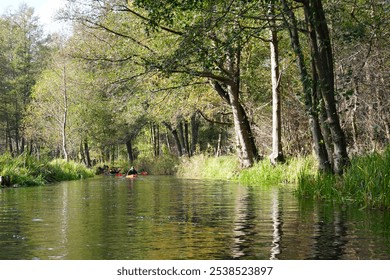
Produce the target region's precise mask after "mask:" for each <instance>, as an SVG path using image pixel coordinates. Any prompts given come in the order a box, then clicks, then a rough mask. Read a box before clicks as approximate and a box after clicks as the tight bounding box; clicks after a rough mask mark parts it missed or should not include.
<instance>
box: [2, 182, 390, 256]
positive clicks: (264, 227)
mask: <svg viewBox="0 0 390 280" xmlns="http://www.w3.org/2000/svg"><path fill="white" fill-rule="evenodd" d="M0 259H2V260H8V259H10V260H21V259H24V260H30V259H42V260H52V259H53V260H145V259H146V260H177V259H179V260H181V259H183V260H189V259H198V260H207V259H265V260H267V259H287V260H303V259H350V260H355V259H366V260H368V259H390V215H389V211H379V210H367V209H365V210H364V209H356V208H351V207H341V206H336V205H332V204H331V203H319V202H313V201H310V200H302V199H298V198H297V197H296V196H295V195H294V191H293V188H292V187H290V186H281V187H267V188H262V187H247V186H240V185H239V184H237V183H232V182H223V181H212V180H184V179H177V178H175V177H170V176H144V177H139V178H137V179H123V178H115V177H110V176H97V177H95V178H92V179H86V180H80V181H70V182H61V183H58V184H53V185H47V186H41V187H29V188H7V189H4V188H3V189H0Z"/></svg>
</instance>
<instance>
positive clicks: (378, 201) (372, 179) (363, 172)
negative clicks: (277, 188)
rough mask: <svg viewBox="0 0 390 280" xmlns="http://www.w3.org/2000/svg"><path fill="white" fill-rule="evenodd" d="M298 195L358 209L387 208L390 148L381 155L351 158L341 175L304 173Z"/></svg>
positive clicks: (300, 180)
mask: <svg viewBox="0 0 390 280" xmlns="http://www.w3.org/2000/svg"><path fill="white" fill-rule="evenodd" d="M297 193H298V195H299V196H301V197H310V198H317V199H318V198H319V199H324V200H333V201H337V202H341V203H353V204H357V205H359V206H360V207H372V208H390V147H389V148H387V149H386V150H385V151H384V152H381V153H379V152H375V153H372V154H369V155H363V156H358V157H354V158H353V159H352V161H351V166H350V168H348V170H346V172H345V173H344V175H343V176H333V175H329V174H320V173H316V174H312V173H311V174H309V173H307V172H305V171H304V170H303V171H302V172H301V174H300V176H299V180H298V192H297Z"/></svg>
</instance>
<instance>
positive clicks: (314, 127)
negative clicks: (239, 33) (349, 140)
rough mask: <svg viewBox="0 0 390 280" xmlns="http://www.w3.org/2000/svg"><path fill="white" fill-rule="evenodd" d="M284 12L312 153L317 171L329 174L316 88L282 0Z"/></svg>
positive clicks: (284, 2) (294, 28)
mask: <svg viewBox="0 0 390 280" xmlns="http://www.w3.org/2000/svg"><path fill="white" fill-rule="evenodd" d="M282 4H283V9H284V12H285V13H286V14H287V16H288V21H289V22H288V28H289V35H290V40H291V45H292V48H293V50H294V53H295V55H296V56H297V66H298V70H299V74H300V80H301V83H302V87H303V93H304V98H303V102H304V104H305V107H306V111H307V113H308V116H309V125H310V130H311V134H312V137H313V146H314V151H315V154H316V156H317V159H318V165H319V166H318V167H319V170H321V171H323V172H329V171H331V170H332V168H331V165H330V162H329V159H328V153H327V150H326V146H325V142H324V138H323V135H322V132H321V125H320V121H319V117H318V110H317V104H318V97H317V94H316V92H317V91H316V86H315V85H313V80H312V78H311V77H310V75H309V73H308V70H307V68H306V64H305V58H304V55H303V52H302V47H301V44H300V40H299V34H298V28H297V20H296V18H295V15H294V13H293V11H292V10H291V8H290V7H289V6H288V4H287V1H286V0H282Z"/></svg>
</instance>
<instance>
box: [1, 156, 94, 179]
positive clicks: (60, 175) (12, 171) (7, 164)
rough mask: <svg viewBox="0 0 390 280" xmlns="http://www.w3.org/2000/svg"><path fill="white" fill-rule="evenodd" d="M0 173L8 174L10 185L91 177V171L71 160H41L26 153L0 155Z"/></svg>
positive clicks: (2, 174)
mask: <svg viewBox="0 0 390 280" xmlns="http://www.w3.org/2000/svg"><path fill="white" fill-rule="evenodd" d="M0 175H1V176H9V177H10V179H11V183H12V185H17V186H36V185H44V184H46V183H52V182H59V181H64V180H75V179H81V178H87V177H91V176H93V171H92V170H89V169H87V168H86V167H85V166H84V165H82V164H80V163H76V162H72V161H69V162H67V161H65V160H60V159H57V160H53V161H51V162H42V161H38V160H37V159H36V158H34V157H31V156H29V155H26V154H22V155H20V156H18V157H12V156H11V155H9V154H4V155H2V156H0Z"/></svg>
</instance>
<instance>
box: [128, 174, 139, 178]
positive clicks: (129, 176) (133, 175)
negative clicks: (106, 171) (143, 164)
mask: <svg viewBox="0 0 390 280" xmlns="http://www.w3.org/2000/svg"><path fill="white" fill-rule="evenodd" d="M137 176H138V175H137V174H130V175H126V178H130V179H131V178H137Z"/></svg>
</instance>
